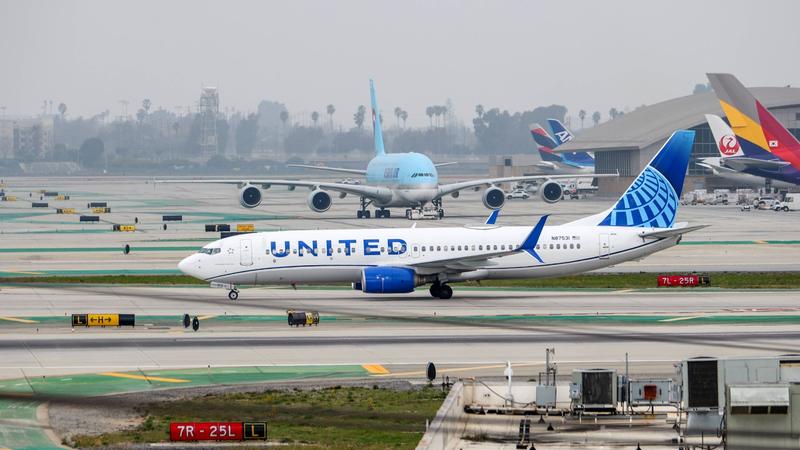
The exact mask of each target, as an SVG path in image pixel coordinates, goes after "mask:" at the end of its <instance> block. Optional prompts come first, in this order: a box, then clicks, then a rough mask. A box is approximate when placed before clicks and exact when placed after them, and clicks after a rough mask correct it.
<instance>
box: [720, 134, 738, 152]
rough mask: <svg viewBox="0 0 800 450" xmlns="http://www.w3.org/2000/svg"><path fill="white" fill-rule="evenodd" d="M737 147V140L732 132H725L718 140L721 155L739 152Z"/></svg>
mask: <svg viewBox="0 0 800 450" xmlns="http://www.w3.org/2000/svg"><path fill="white" fill-rule="evenodd" d="M739 148H740V147H739V141H738V140H736V136H734V135H732V134H726V135H725V136H722V138H720V140H719V151H720V152H722V154H723V155H727V156H731V155H735V154H736V153H738V152H739Z"/></svg>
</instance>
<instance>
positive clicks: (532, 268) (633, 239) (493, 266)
mask: <svg viewBox="0 0 800 450" xmlns="http://www.w3.org/2000/svg"><path fill="white" fill-rule="evenodd" d="M693 141H694V131H676V132H675V133H674V134H673V135H672V136H671V137H670V139H669V140H668V141H667V142H666V143H665V144H664V146H663V147H662V148H661V150H660V151H659V152H658V153H657V154H656V155H655V157H654V158H653V159H652V161H650V163H649V164H648V165H647V166H646V167H645V168H644V170H643V171H642V173H641V174H639V176H638V177H637V178H636V180H634V182H633V183H632V184H631V186H630V187H629V188H628V190H627V191H626V192H625V193H624V194H623V195H622V197H621V198H620V199H619V200H618V201H617V202H616V204H615V205H614V206H612V207H611V208H609V209H607V210H606V211H603V212H601V213H599V214H595V215H592V216H589V217H586V218H583V219H579V220H577V221H574V222H570V223H567V224H564V225H559V226H545V221H546V220H547V216H543V217H542V218H541V219H539V221H538V223H537V224H536V225H535V226H533V227H530V226H498V225H496V224H494V221H495V219H496V218H497V211H495V212H493V213H492V216H491V217H490V219H489V220H488V221H487V224H486V225H481V226H466V227H448V228H430V229H421V228H416V227H413V226H412V227H411V228H379V229H348V230H297V231H275V232H261V233H251V234H241V235H236V236H231V237H228V238H225V239H220V240H218V241H215V242H212V243H210V244H208V245H206V246H205V247H203V248H202V249H200V251H199V252H197V253H196V254H193V255H191V256H188V257H187V258H185V259H184V260H182V261H181V262H180V263H179V264H178V268H179V269H180V270H181V272H183V273H185V274H187V275H190V276H192V277H195V278H198V279H201V280H205V281H208V282H210V283H211V284H212V286H215V287H224V288H227V289H229V290H230V292H229V294H228V295H229V297H230V298H231V299H236V298H237V297H238V290H237V288H236V286H238V285H261V284H287V285H289V284H291V285H296V284H314V283H343V282H349V283H352V284H353V287H354V288H355V289H357V290H360V291H362V292H363V293H366V294H400V293H408V292H412V291H414V289H415V288H417V287H418V286H423V285H427V284H430V293H431V295H432V296H434V297H439V298H442V299H447V298H450V297H451V296H452V295H453V290H452V288H451V287H450V286H449V284H448V283H450V282H456V281H465V280H485V279H507V278H538V277H555V276H562V275H570V274H575V273H581V272H586V271H590V270H595V269H599V268H602V267H606V266H611V265H614V264H619V263H622V262H625V261H630V260H637V259H641V258H644V257H645V256H647V255H650V254H652V253H654V252H657V251H659V250H663V249H666V248H669V247H672V246H673V245H676V244H677V243H678V242H679V241H680V240H681V237H682V235H683V234H684V233H688V232H690V231H694V230H697V229H699V228H702V227H703V225H700V226H693V227H689V226H687V224H686V223H678V224H676V223H675V216H676V214H677V212H678V202H679V199H680V195H681V191H682V188H683V180H684V177H685V175H686V168H687V166H688V163H689V154H690V153H691V149H692V142H693Z"/></svg>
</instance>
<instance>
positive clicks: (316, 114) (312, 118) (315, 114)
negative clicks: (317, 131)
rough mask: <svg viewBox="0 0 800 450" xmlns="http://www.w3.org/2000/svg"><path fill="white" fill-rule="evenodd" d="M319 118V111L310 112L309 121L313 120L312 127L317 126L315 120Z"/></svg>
mask: <svg viewBox="0 0 800 450" xmlns="http://www.w3.org/2000/svg"><path fill="white" fill-rule="evenodd" d="M318 120H319V113H318V112H316V111H314V112H312V113H311V121H312V122H314V127H316V126H317V121H318Z"/></svg>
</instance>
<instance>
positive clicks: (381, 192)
mask: <svg viewBox="0 0 800 450" xmlns="http://www.w3.org/2000/svg"><path fill="white" fill-rule="evenodd" d="M154 183H176V184H182V183H197V184H235V185H236V186H237V187H239V188H241V187H243V186H245V185H247V184H253V185H261V188H262V189H269V188H270V187H272V186H286V187H288V188H290V189H294V188H295V187H307V188H309V189H322V190H325V191H334V192H343V193H345V194H353V195H359V196H364V197H367V198H370V199H381V200H384V201H388V200H389V199H391V198H392V191H391V190H389V189H387V188H383V187H376V186H365V185H361V184H344V183H328V182H324V181H301V180H154Z"/></svg>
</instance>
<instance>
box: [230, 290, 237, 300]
mask: <svg viewBox="0 0 800 450" xmlns="http://www.w3.org/2000/svg"><path fill="white" fill-rule="evenodd" d="M228 298H229V299H231V300H236V299H237V298H239V291H237V290H235V289H234V290H232V291H230V292H228Z"/></svg>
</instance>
